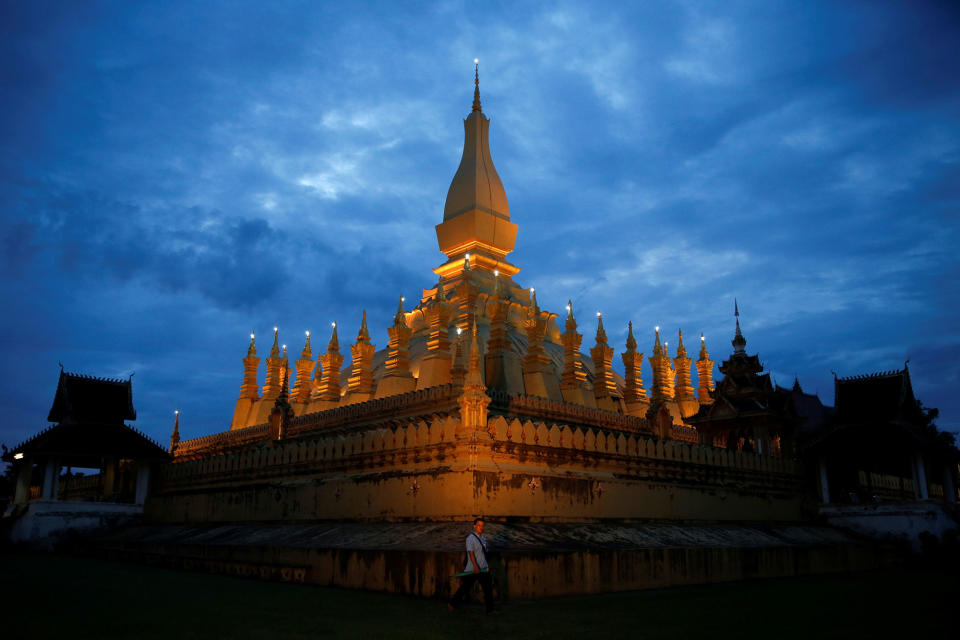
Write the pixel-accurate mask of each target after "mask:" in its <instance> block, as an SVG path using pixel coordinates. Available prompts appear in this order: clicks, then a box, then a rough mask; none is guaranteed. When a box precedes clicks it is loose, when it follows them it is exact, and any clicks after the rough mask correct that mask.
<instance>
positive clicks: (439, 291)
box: [437, 276, 447, 302]
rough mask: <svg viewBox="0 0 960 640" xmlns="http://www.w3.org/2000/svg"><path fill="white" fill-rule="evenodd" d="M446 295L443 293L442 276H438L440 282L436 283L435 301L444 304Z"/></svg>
mask: <svg viewBox="0 0 960 640" xmlns="http://www.w3.org/2000/svg"><path fill="white" fill-rule="evenodd" d="M446 300H447V294H446V293H444V292H443V276H440V280H438V281H437V301H438V302H446Z"/></svg>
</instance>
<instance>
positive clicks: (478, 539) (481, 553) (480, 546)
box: [464, 532, 487, 571]
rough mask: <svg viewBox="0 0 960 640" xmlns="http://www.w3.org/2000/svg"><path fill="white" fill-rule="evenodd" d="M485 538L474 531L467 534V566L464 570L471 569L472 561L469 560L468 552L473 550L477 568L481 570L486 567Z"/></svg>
mask: <svg viewBox="0 0 960 640" xmlns="http://www.w3.org/2000/svg"><path fill="white" fill-rule="evenodd" d="M486 549H487V539H486V538H484V537H483V536H482V535H480V536H478V535H477V534H476V532H473V533H471V534H470V535H468V536H467V566H466V568H464V571H473V562H471V561H470V552H471V551H473V554H474V556H475V557H476V558H477V569H478V570H480V571H483V570H484V569H486V568H487V551H486Z"/></svg>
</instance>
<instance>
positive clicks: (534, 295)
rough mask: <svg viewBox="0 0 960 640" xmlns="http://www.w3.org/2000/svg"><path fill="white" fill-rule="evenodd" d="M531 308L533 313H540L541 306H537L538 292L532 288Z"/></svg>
mask: <svg viewBox="0 0 960 640" xmlns="http://www.w3.org/2000/svg"><path fill="white" fill-rule="evenodd" d="M530 308H531V309H532V310H533V313H540V305H539V304H537V290H536V289H534V288H533V287H530Z"/></svg>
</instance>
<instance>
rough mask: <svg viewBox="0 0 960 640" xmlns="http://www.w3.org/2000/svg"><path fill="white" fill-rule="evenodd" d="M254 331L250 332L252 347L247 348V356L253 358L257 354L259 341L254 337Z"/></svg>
mask: <svg viewBox="0 0 960 640" xmlns="http://www.w3.org/2000/svg"><path fill="white" fill-rule="evenodd" d="M253 333H254V332H253V331H251V332H250V348H249V349H247V357H248V358H253V357H254V356H256V355H257V343H256V342H255V341H254V339H253Z"/></svg>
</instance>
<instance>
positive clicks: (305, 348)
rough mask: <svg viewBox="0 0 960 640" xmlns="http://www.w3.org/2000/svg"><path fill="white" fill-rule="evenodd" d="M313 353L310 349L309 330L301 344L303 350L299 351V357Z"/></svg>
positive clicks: (305, 356)
mask: <svg viewBox="0 0 960 640" xmlns="http://www.w3.org/2000/svg"><path fill="white" fill-rule="evenodd" d="M312 355H313V351H312V350H311V349H310V332H309V331H307V341H306V342H305V343H304V345H303V351H301V352H300V357H301V358H309V357H311V356H312Z"/></svg>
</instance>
